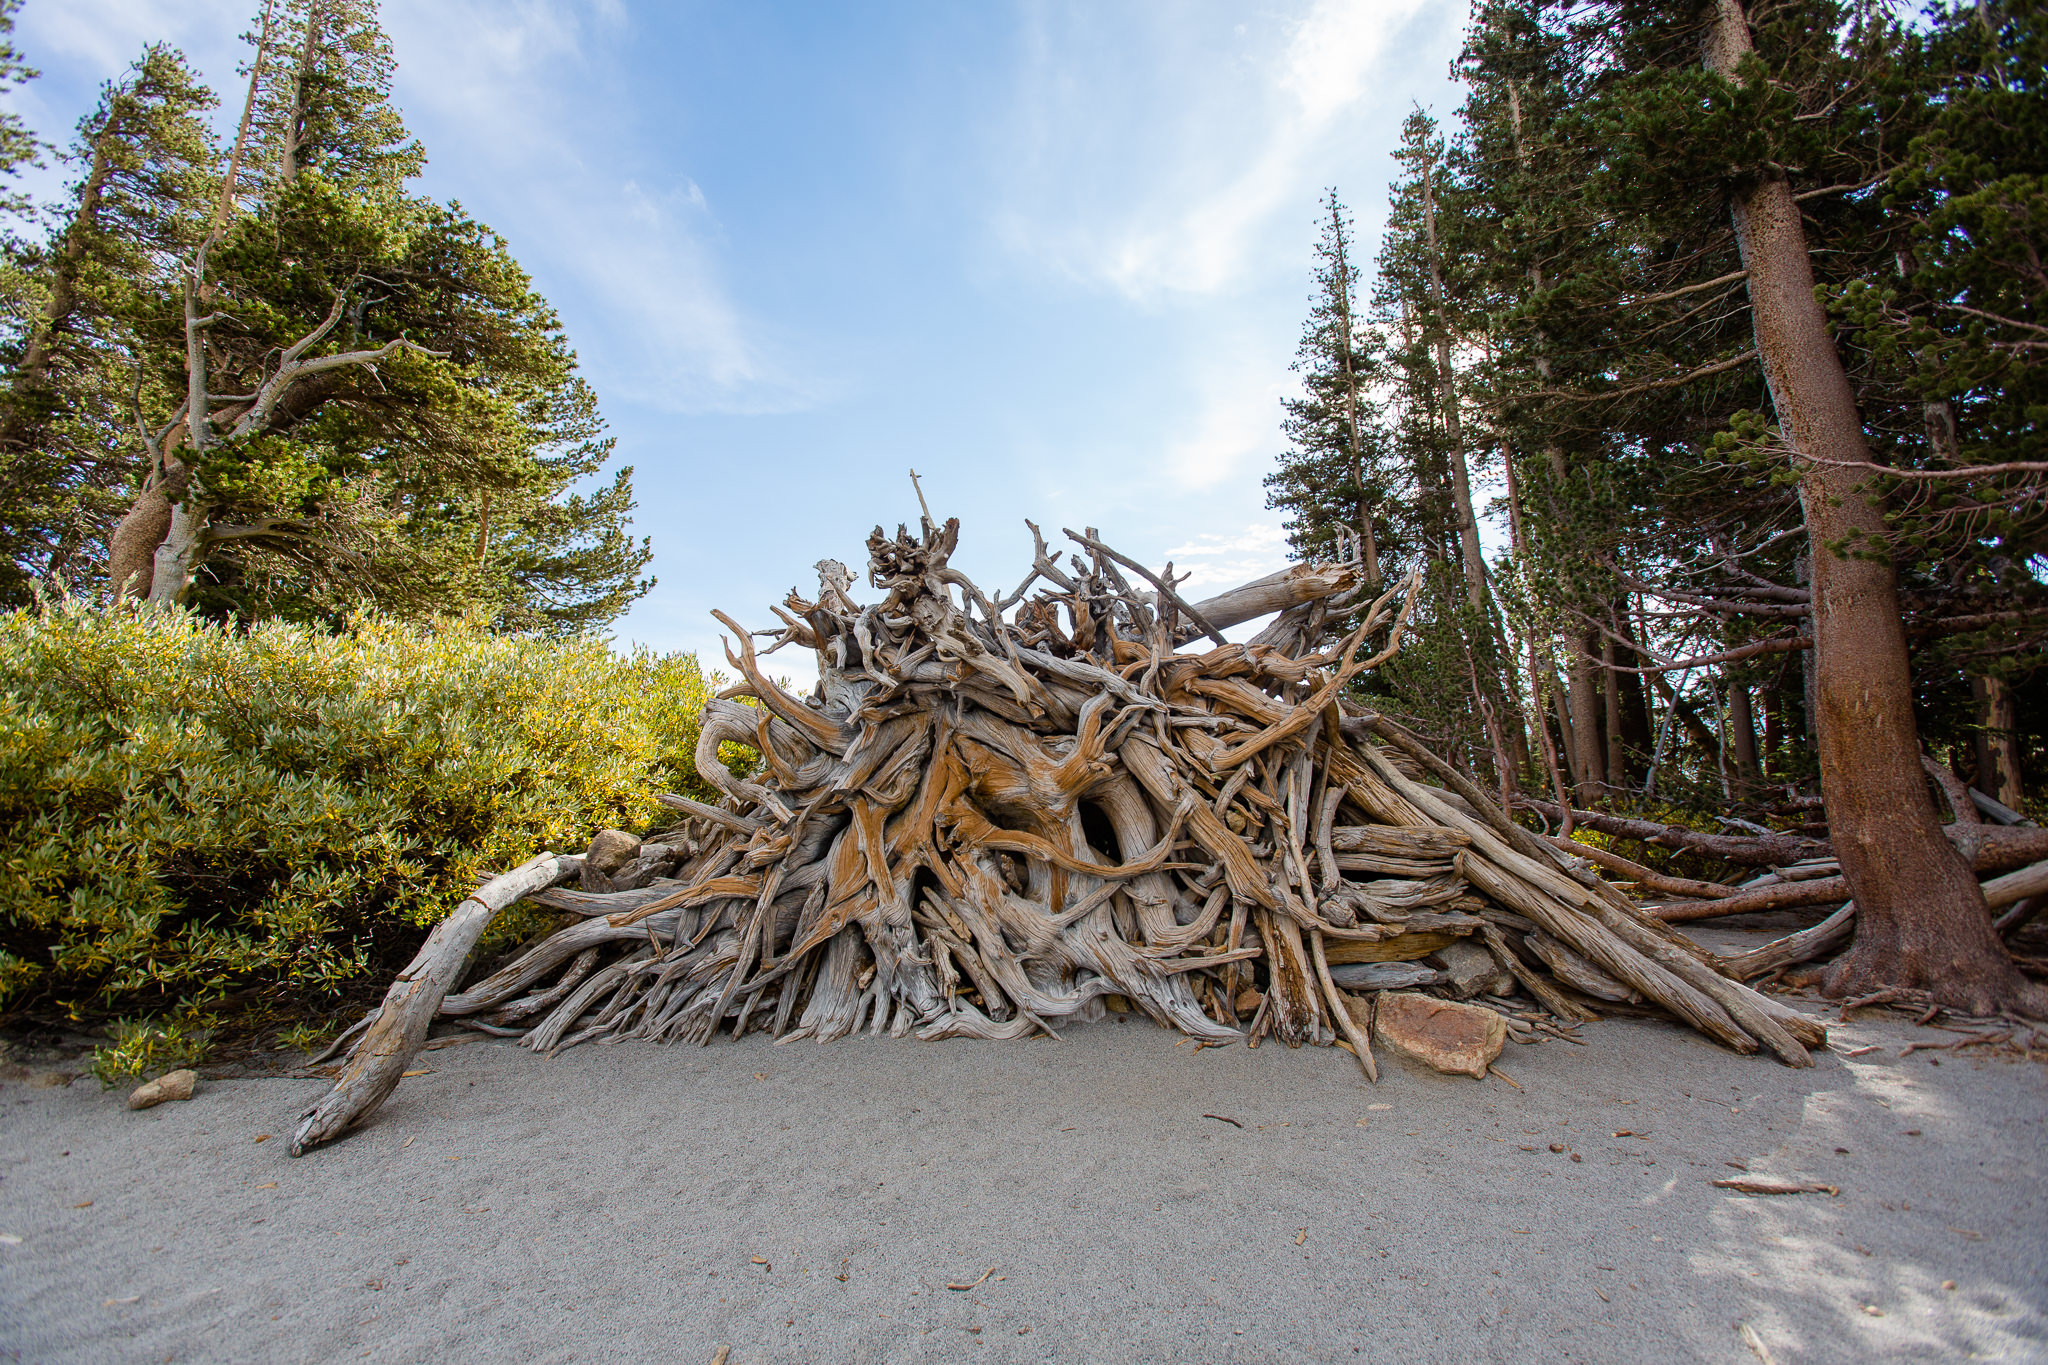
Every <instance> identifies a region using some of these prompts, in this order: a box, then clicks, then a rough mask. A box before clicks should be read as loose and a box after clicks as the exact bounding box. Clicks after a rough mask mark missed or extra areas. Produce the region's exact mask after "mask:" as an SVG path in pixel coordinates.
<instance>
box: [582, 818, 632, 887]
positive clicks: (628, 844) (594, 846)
mask: <svg viewBox="0 0 2048 1365" xmlns="http://www.w3.org/2000/svg"><path fill="white" fill-rule="evenodd" d="M639 854H640V836H639V835H637V834H628V833H626V831H624V830H622V829H601V830H599V831H598V832H597V837H596V838H594V839H592V840H591V841H590V847H589V848H586V849H584V850H583V889H584V890H585V891H597V892H604V891H613V890H617V889H618V888H617V887H615V886H614V885H613V884H612V873H614V872H617V871H619V870H620V869H621V868H623V867H625V866H626V864H628V863H630V862H632V861H633V859H634V858H636V857H638V856H639Z"/></svg>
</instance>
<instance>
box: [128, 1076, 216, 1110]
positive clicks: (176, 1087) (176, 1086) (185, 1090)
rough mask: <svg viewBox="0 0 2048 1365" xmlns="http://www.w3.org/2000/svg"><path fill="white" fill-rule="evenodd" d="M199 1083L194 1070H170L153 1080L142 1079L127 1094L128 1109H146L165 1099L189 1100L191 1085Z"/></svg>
mask: <svg viewBox="0 0 2048 1365" xmlns="http://www.w3.org/2000/svg"><path fill="white" fill-rule="evenodd" d="M198 1084H199V1073H198V1072H196V1071H171V1072H166V1073H165V1074H164V1075H161V1076H159V1077H157V1078H156V1079H155V1080H153V1081H144V1082H143V1083H142V1084H141V1085H138V1086H136V1087H135V1089H134V1090H133V1091H131V1092H130V1093H129V1096H128V1107H129V1108H130V1109H148V1108H151V1107H152V1106H154V1105H159V1104H162V1103H163V1102H164V1101H165V1100H189V1099H191V1098H192V1087H194V1086H196V1085H198Z"/></svg>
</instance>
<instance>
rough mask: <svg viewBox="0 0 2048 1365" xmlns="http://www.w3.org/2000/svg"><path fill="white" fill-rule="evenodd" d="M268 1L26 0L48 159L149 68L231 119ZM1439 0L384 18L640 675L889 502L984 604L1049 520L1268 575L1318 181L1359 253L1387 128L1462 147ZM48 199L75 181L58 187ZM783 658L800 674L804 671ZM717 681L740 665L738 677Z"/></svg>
mask: <svg viewBox="0 0 2048 1365" xmlns="http://www.w3.org/2000/svg"><path fill="white" fill-rule="evenodd" d="M253 9H254V0H225V2H222V0H27V3H26V4H25V5H24V6H23V9H22V11H21V14H20V17H19V21H18V29H17V41H18V43H19V45H20V46H21V47H22V48H23V49H24V50H25V52H26V53H27V55H28V57H29V59H30V60H31V62H32V63H34V64H35V65H36V66H38V67H39V68H41V70H42V71H43V73H44V74H43V77H42V78H41V79H40V80H39V81H37V82H35V83H34V84H33V85H32V86H30V87H28V88H27V89H26V90H25V91H24V92H22V93H21V94H19V95H17V96H16V97H15V98H14V101H13V103H14V105H15V107H17V108H19V109H20V110H21V111H22V112H23V113H24V114H25V115H26V116H27V117H28V118H29V120H30V121H31V123H32V124H33V125H35V126H36V127H37V128H38V129H40V130H41V131H42V132H43V133H44V134H45V135H46V136H51V137H53V138H54V137H60V136H62V135H63V134H64V133H66V132H67V131H68V129H69V126H70V125H71V123H72V122H73V121H74V120H75V119H76V118H77V117H78V116H79V115H80V114H81V113H83V112H84V111H85V110H86V109H87V108H88V107H89V105H90V103H91V100H92V92H93V89H94V87H95V86H97V84H98V83H99V82H101V81H103V80H105V79H107V78H108V77H110V76H113V75H115V74H116V73H117V72H118V71H119V70H120V69H121V68H122V67H123V66H124V65H126V63H127V62H128V61H129V60H131V59H132V58H133V57H134V55H135V53H136V52H137V51H138V50H139V49H140V47H141V46H142V44H143V43H144V42H146V41H149V40H153V39H164V40H168V41H171V42H174V43H177V44H178V45H179V46H181V47H182V48H184V50H185V51H186V53H187V54H188V55H189V56H190V57H191V58H192V59H193V61H194V62H195V63H196V64H197V65H198V66H199V67H200V69H201V70H202V71H204V72H205V73H206V75H207V76H208V78H209V79H210V80H211V81H212V82H213V84H214V85H215V88H216V89H218V90H220V91H221V92H222V94H223V97H224V98H223V103H224V104H233V103H235V101H236V99H237V98H238V97H237V96H236V95H235V93H234V87H235V77H234V66H235V63H236V62H237V60H239V58H240V57H241V55H242V52H243V48H242V47H241V45H240V44H239V43H238V42H237V41H236V35H237V34H238V33H239V32H240V31H241V30H242V29H243V28H245V27H247V25H248V21H249V18H250V14H251V12H252V11H253ZM1465 15H1466V6H1465V5H1464V4H1462V3H1448V2H1446V0H1270V2H1269V3H1261V4H1256V5H1254V4H1238V5H1226V4H1216V3H1204V2H1202V0H1173V2H1172V3H1168V0H1150V3H1119V2H1118V0H1086V2H1085V3H1072V4H1064V3H1032V2H1031V0H1001V2H998V0H982V2H981V3H965V4H962V3H950V4H941V3H917V2H914V0H893V2H892V0H870V2H869V3H864V4H860V5H816V4H772V3H749V4H723V5H714V4H702V3H630V2H629V0H388V3H387V4H386V6H385V10H384V22H385V26H386V28H387V29H388V30H389V32H390V33H391V36H392V40H393V43H394V45H395V47H396V50H397V55H398V61H399V68H398V86H397V100H398V103H399V104H400V106H401V107H402V108H403V109H404V112H405V116H406V119H407V121H408V123H409V124H410V126H411V128H412V130H413V131H414V133H415V134H417V135H418V136H419V137H420V138H421V140H422V141H423V142H424V143H425V145H426V148H427V152H428V155H429V156H430V158H431V164H430V167H429V169H428V172H427V175H426V178H425V183H424V186H423V188H424V189H425V190H426V191H428V192H431V193H433V194H435V195H437V196H440V197H443V198H452V199H457V200H460V201H461V202H462V203H463V204H464V206H466V207H467V208H468V209H469V210H470V211H471V212H472V213H474V214H476V215H477V216H478V217H480V218H482V219H483V220H484V221H485V222H488V223H490V224H491V225H492V226H493V227H495V228H496V229H497V230H498V231H499V232H501V233H502V234H503V235H504V236H505V237H506V238H507V239H508V240H509V241H510V243H511V244H512V247H513V250H514V251H515V253H516V254H517V255H518V257H519V259H520V261H521V263H522V264H523V265H525V267H526V268H527V269H528V270H529V271H531V272H532V273H533V275H534V276H535V278H536V280H537V282H538V284H539V286H540V288H541V289H542V291H543V292H544V293H545V294H546V295H547V296H548V297H549V298H550V299H551V300H552V301H553V303H554V304H555V305H556V307H557V308H558V309H559V310H560V312H561V314H562V316H563V319H564V321H565V323H566V325H567V328H568V331H569V335H570V337H571V339H572V340H573V341H574V343H575V344H576V346H577V349H578V351H579V353H580V355H581V357H582V360H583V364H584V366H585V369H586V371H587V373H588V375H589V377H590V379H591V381H592V383H593V384H594V385H595V386H596V387H597V390H598V393H599V396H600V398H601V400H602V403H603V407H604V411H605V414H606V416H607V418H608V419H609V421H610V423H611V426H612V430H613V432H614V434H615V435H616V436H617V437H618V438H619V449H618V458H619V460H620V461H621V462H623V463H629V464H631V465H633V466H634V467H635V475H634V478H635V484H636V488H637V490H638V494H639V502H640V510H639V513H638V516H637V530H638V533H639V534H644V535H648V536H651V537H652V538H653V542H654V551H655V559H654V565H653V572H654V573H655V574H656V575H657V576H658V577H659V579H660V584H659V586H658V587H657V588H656V589H655V590H654V592H653V593H652V594H651V595H650V596H648V597H647V598H645V599H644V600H643V601H641V602H640V603H639V604H638V605H636V606H635V607H634V609H633V610H632V612H631V614H630V615H628V616H627V617H626V618H625V619H624V620H622V621H621V622H620V623H619V624H618V627H617V634H618V638H619V640H620V642H621V643H625V642H639V643H644V644H648V645H653V646H656V647H660V648H688V649H698V650H700V651H704V652H705V653H706V662H707V663H709V662H713V661H714V660H718V658H719V656H718V651H717V648H716V643H715V642H716V639H717V635H718V632H719V627H718V626H717V625H716V623H715V622H713V621H712V620H711V619H710V614H709V613H710V611H711V609H712V608H713V607H719V608H723V609H724V610H725V611H727V612H728V613H730V614H732V615H734V616H736V617H737V618H738V619H740V620H742V621H745V622H748V623H749V624H755V625H770V624H773V621H772V618H771V617H770V615H769V613H768V611H767V606H768V604H769V603H770V602H774V601H779V600H780V598H781V596H782V594H783V593H784V592H786V591H787V590H788V589H789V588H791V587H792V586H795V587H799V588H802V589H804V590H807V591H808V590H810V589H812V588H814V587H815V581H816V580H815V575H814V573H813V572H812V570H811V567H810V566H811V565H812V564H813V563H815V562H816V561H817V560H818V559H820V558H822V557H826V556H830V557H833V558H838V559H842V560H845V561H846V562H847V563H849V564H852V565H854V566H855V567H856V568H858V567H859V566H860V565H861V564H862V562H863V558H864V557H863V553H862V548H861V547H862V542H863V541H864V539H865V537H866V534H867V532H868V530H869V529H870V528H871V527H873V526H874V525H875V524H876V523H877V522H883V523H886V524H887V525H888V526H889V527H890V528H891V529H892V530H893V528H894V526H895V524H896V522H898V521H904V520H908V521H913V522H914V521H915V518H916V511H917V508H916V502H915V500H914V498H913V496H912V492H911V488H910V483H909V479H908V477H907V474H906V471H907V470H909V469H911V468H913V467H914V468H916V469H917V470H918V472H919V474H920V475H921V476H922V477H923V479H924V486H925V490H926V496H927V497H928V498H929V499H930V500H931V503H932V507H933V510H934V512H935V513H937V514H938V515H939V516H941V517H944V516H947V515H954V516H958V517H960V518H961V520H962V522H963V524H964V530H963V544H962V550H961V553H960V555H959V557H958V559H957V560H956V562H957V563H959V564H960V566H961V567H962V568H963V569H965V570H966V571H967V572H968V573H969V574H970V575H972V576H973V577H975V578H976V579H977V581H980V582H981V583H983V584H984V585H986V586H991V587H993V586H997V585H1000V586H1001V587H1003V588H1004V589H1008V588H1009V587H1013V586H1014V585H1015V582H1016V579H1017V578H1018V577H1020V576H1021V575H1022V573H1023V571H1024V570H1025V569H1026V568H1027V567H1028V564H1029V559H1030V535H1029V532H1028V531H1027V530H1026V529H1025V527H1024V525H1023V519H1024V518H1025V517H1030V518H1032V519H1033V520H1035V521H1037V522H1038V523H1039V524H1040V525H1041V526H1042V527H1044V528H1045V529H1046V531H1047V532H1048V534H1049V535H1051V536H1052V537H1054V538H1055V539H1058V528H1059V527H1061V526H1074V527H1076V528H1077V529H1078V527H1079V526H1080V525H1082V524H1083V523H1087V524H1092V525H1095V526H1098V527H1100V528H1101V529H1102V531H1103V532H1104V534H1105V536H1106V537H1107V538H1108V539H1109V540H1110V541H1111V543H1113V544H1116V545H1117V546H1118V547H1119V548H1122V549H1124V550H1125V551H1126V552H1127V553H1130V554H1133V555H1136V556H1139V557H1141V558H1143V559H1145V560H1146V561H1148V562H1150V563H1152V564H1153V565H1155V566H1156V565H1158V564H1159V563H1160V562H1161V561H1163V560H1165V559H1167V558H1169V557H1170V558H1172V559H1173V560H1174V562H1175V564H1176V566H1177V567H1178V568H1180V569H1182V570H1193V571H1194V573H1195V577H1194V578H1193V579H1192V580H1191V581H1190V583H1189V585H1188V589H1187V590H1188V591H1189V592H1190V593H1199V592H1206V591H1214V590H1218V589H1220V588H1222V587H1226V586H1229V585H1230V584H1232V583H1235V582H1239V581H1242V580H1244V579H1246V578H1250V577H1253V576H1256V575H1257V574H1259V573H1263V572H1268V571H1270V570H1271V569H1273V568H1276V567H1278V566H1279V565H1280V564H1281V563H1283V562H1284V560H1285V547H1284V541H1283V538H1282V533H1281V529H1280V518H1279V516H1278V514H1277V513H1273V512H1269V511H1267V510H1266V508H1265V498H1264V494H1263V490H1262V488H1261V486H1260V478H1261V476H1262V475H1264V474H1265V473H1266V472H1267V471H1268V470H1269V469H1270V468H1271V466H1272V460H1273V456H1274V454H1275V453H1276V452H1277V451H1278V450H1279V449H1280V448H1281V441H1280V437H1279V419H1280V407H1279V399H1280V398H1281V396H1282V395H1283V394H1286V393H1288V392H1291V391H1292V388H1293V376H1292V375H1291V374H1290V373H1289V370H1288V366H1289V364H1290V362H1291V360H1292V358H1293V351H1294V346H1295V343H1296V339H1297V337H1298V335H1299V333H1300V329H1301V323H1302V318H1303V316H1304V314H1305V312H1306V308H1307V298H1308V293H1309V289H1310V279H1309V271H1310V266H1311V247H1312V245H1313V243H1314V240H1315V236H1316V222H1315V217H1316V200H1317V198H1318V196H1319V195H1320V193H1321V192H1322V190H1323V188H1324V187H1325V186H1327V185H1336V186H1337V187H1338V189H1339V192H1340V194H1341V195H1342V196H1343V197H1344V199H1345V200H1346V202H1347V203H1348V204H1349V205H1350V206H1351V207H1352V209H1353V210H1354V212H1355V214H1356V217H1357V220H1358V227H1359V230H1360V235H1361V238H1362V239H1363V241H1364V242H1365V243H1366V244H1368V245H1371V244H1374V243H1376V241H1377V238H1378V235H1379V228H1380V222H1381V219H1382V216H1383V212H1384V203H1385V198H1386V185H1387V180H1388V177H1389V174H1390V173H1391V170H1392V166H1393V163H1392V162H1391V161H1390V160H1389V156H1388V154H1389V152H1390V151H1391V150H1392V148H1393V146H1394V143H1395V140H1396V138H1397V137H1398V133H1399V127H1400V122H1401V119H1402V118H1403V116H1404V115H1405V114H1406V113H1407V111H1408V110H1409V108H1410V107H1411V106H1412V105H1414V104H1418V103H1419V104H1421V105H1422V106H1424V107H1425V108H1430V109H1432V110H1434V111H1435V112H1436V113H1437V114H1438V115H1439V117H1445V116H1448V115H1449V114H1450V113H1451V111H1452V110H1453V109H1454V108H1455V106H1456V104H1457V101H1458V98H1459V92H1458V91H1457V89H1456V87H1454V86H1453V85H1452V84H1451V83H1450V82H1449V80H1448V77H1447V67H1448V63H1449V62H1450V60H1451V59H1452V57H1453V56H1454V55H1455V53H1456V51H1457V46H1458V42H1459V35H1460V32H1461V29H1462V26H1463V24H1464V22H1465ZM49 183H54V181H50V182H49ZM777 659H778V660H786V661H787V667H788V668H789V670H790V671H791V672H792V673H796V674H807V673H808V671H809V664H808V661H805V660H798V659H791V658H789V657H788V655H787V654H784V655H778V656H777ZM721 662H722V661H721Z"/></svg>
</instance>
